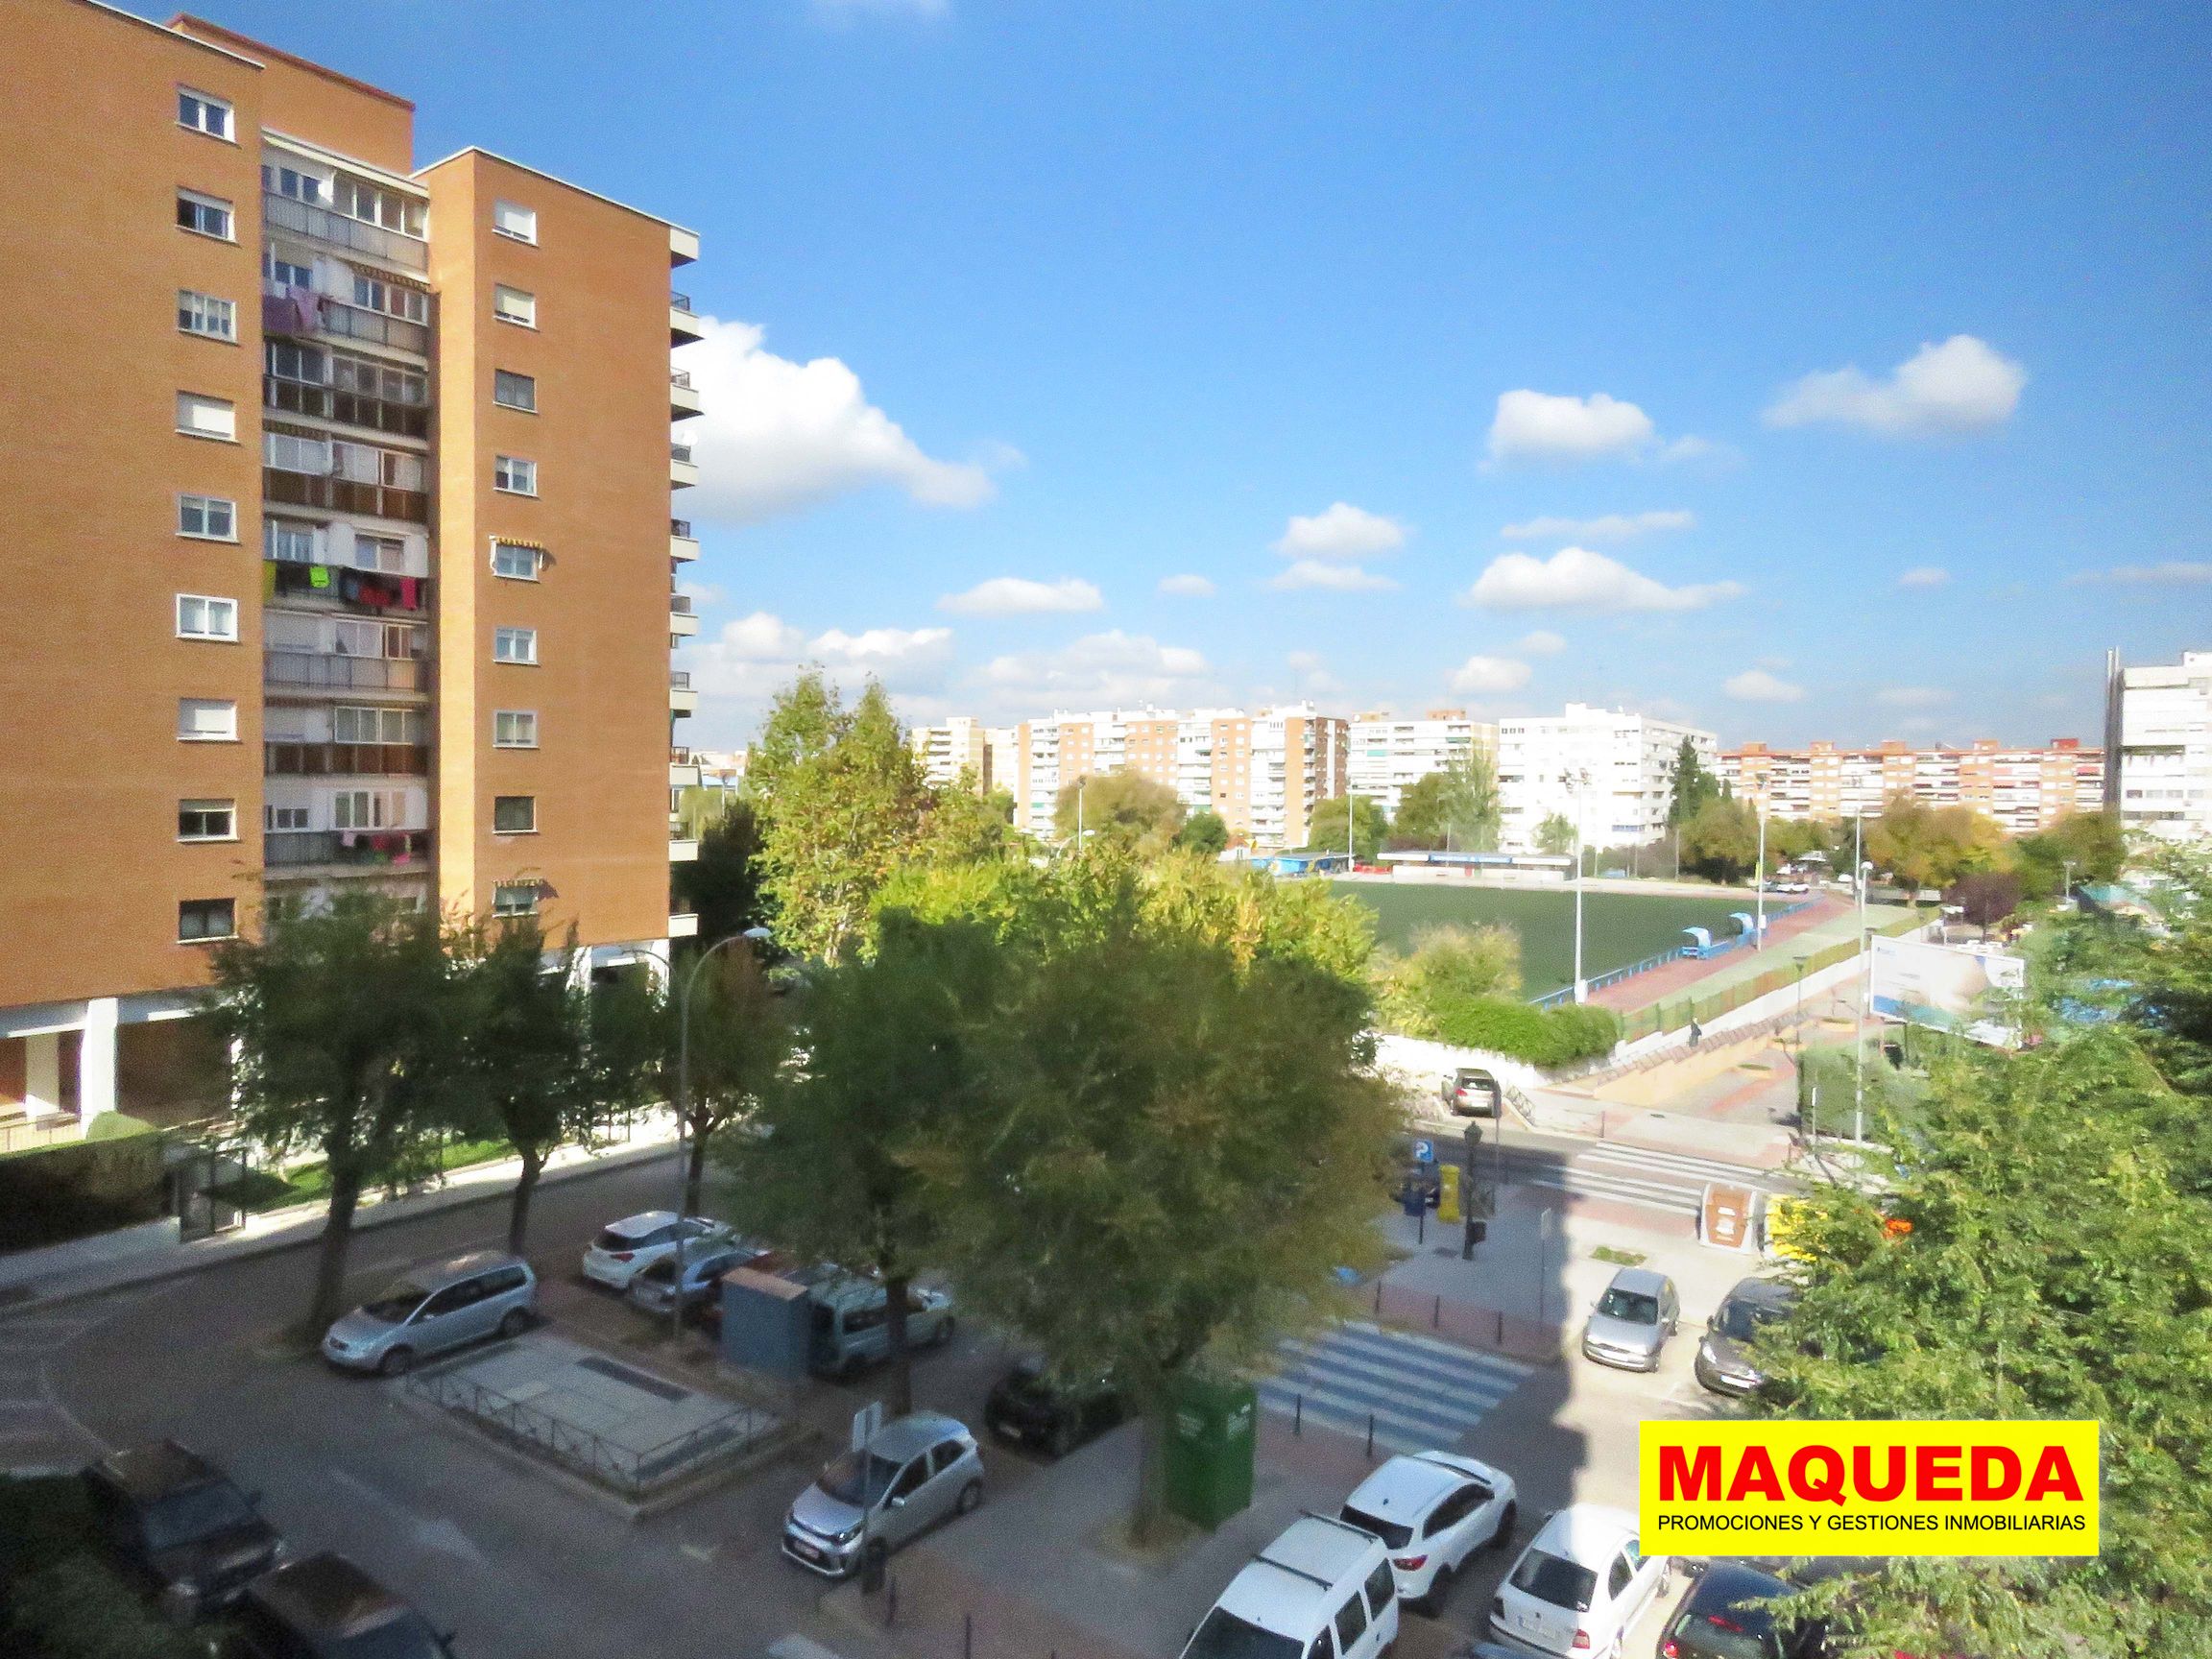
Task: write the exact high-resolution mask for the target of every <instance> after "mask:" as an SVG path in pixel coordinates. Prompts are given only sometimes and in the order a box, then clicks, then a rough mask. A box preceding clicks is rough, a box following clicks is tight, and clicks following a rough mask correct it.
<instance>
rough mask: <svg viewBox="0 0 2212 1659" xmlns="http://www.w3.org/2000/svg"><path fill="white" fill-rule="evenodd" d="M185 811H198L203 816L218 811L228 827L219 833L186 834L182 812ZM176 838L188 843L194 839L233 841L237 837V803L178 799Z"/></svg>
mask: <svg viewBox="0 0 2212 1659" xmlns="http://www.w3.org/2000/svg"><path fill="white" fill-rule="evenodd" d="M187 812H198V813H200V814H201V815H203V816H212V815H214V814H215V813H218V812H220V813H222V814H223V816H224V820H225V822H227V823H228V825H229V828H228V829H226V830H224V831H223V832H222V833H221V834H219V835H216V834H207V833H204V832H203V833H199V834H193V835H187V834H186V833H185V832H184V825H183V818H184V814H185V813H187ZM177 817H178V825H177V839H178V840H180V841H182V842H186V843H190V842H195V841H235V840H237V839H238V803H237V802H236V801H222V800H207V801H180V802H178V803H177Z"/></svg>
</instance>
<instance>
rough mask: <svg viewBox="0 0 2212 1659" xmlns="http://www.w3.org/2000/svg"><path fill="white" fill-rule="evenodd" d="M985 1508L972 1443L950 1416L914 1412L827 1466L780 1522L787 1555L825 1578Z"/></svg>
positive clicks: (838, 1575) (854, 1569)
mask: <svg viewBox="0 0 2212 1659" xmlns="http://www.w3.org/2000/svg"><path fill="white" fill-rule="evenodd" d="M982 1502H983V1459H982V1457H981V1456H980V1455H978V1454H977V1452H976V1450H975V1437H974V1435H973V1434H971V1433H969V1432H968V1431H967V1430H966V1429H965V1428H964V1427H962V1426H961V1425H960V1424H959V1423H958V1422H956V1421H954V1420H953V1419H952V1418H950V1417H945V1416H941V1415H939V1414H938V1413H937V1412H934V1411H917V1412H915V1413H914V1414H913V1415H911V1416H908V1417H899V1418H895V1419H893V1420H892V1421H891V1422H889V1423H886V1424H884V1425H883V1427H882V1428H880V1429H878V1430H877V1431H876V1433H875V1434H874V1436H873V1437H871V1438H870V1440H869V1442H868V1444H867V1445H866V1446H865V1447H863V1448H862V1449H861V1450H859V1451H857V1452H847V1453H845V1454H844V1455H841V1456H838V1457H833V1458H831V1459H830V1460H829V1463H828V1464H827V1465H826V1466H825V1467H824V1468H823V1470H822V1473H821V1474H819V1475H817V1476H816V1477H815V1478H814V1483H813V1484H812V1485H811V1486H809V1487H807V1488H806V1490H805V1491H804V1492H802V1493H800V1494H799V1497H798V1501H797V1502H795V1503H793V1504H792V1505H791V1509H790V1512H789V1513H788V1514H787V1515H785V1516H784V1518H783V1553H784V1555H785V1556H786V1557H788V1558H789V1559H791V1560H793V1561H796V1562H798V1563H799V1565H800V1566H802V1567H804V1568H805V1569H806V1570H807V1571H808V1572H809V1573H819V1574H821V1575H823V1576H824V1577H825V1578H846V1577H850V1576H851V1575H853V1574H854V1573H856V1572H858V1571H859V1569H860V1563H861V1561H862V1559H863V1558H864V1556H865V1554H866V1552H867V1551H869V1550H870V1549H873V1548H876V1547H878V1546H880V1547H881V1548H882V1549H884V1550H886V1551H890V1550H896V1549H898V1548H899V1547H900V1546H901V1545H902V1544H905V1543H907V1542H908V1541H909V1540H911V1539H912V1538H913V1537H914V1536H915V1535H916V1534H917V1533H919V1532H921V1531H922V1530H923V1529H924V1528H926V1527H930V1526H932V1525H934V1524H935V1523H937V1522H939V1521H942V1520H944V1519H945V1518H946V1517H948V1516H950V1515H965V1514H968V1513H969V1512H970V1511H971V1510H973V1509H974V1507H975V1506H976V1505H977V1504H978V1503H982Z"/></svg>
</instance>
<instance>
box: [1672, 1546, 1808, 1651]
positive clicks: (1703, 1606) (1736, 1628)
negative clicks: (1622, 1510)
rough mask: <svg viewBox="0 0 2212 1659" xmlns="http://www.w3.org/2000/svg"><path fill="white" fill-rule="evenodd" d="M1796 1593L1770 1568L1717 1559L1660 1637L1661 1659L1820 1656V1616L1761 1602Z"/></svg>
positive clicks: (1783, 1597) (1783, 1598) (1701, 1576)
mask: <svg viewBox="0 0 2212 1659" xmlns="http://www.w3.org/2000/svg"><path fill="white" fill-rule="evenodd" d="M1795 1594H1796V1592H1795V1590H1794V1589H1792V1588H1791V1586H1790V1585H1788V1584H1786V1583H1784V1582H1783V1581H1782V1580H1781V1579H1779V1578H1777V1577H1775V1576H1774V1575H1772V1574H1771V1573H1762V1572H1761V1571H1759V1569H1758V1568H1756V1567H1747V1566H1744V1565H1743V1563H1742V1562H1738V1561H1716V1562H1714V1563H1713V1564H1712V1565H1711V1566H1709V1567H1707V1568H1706V1569H1705V1571H1704V1573H1703V1574H1701V1575H1699V1576H1698V1579H1697V1583H1696V1585H1695V1587H1694V1588H1693V1589H1692V1590H1691V1592H1690V1594H1689V1595H1688V1596H1687V1597H1686V1598H1684V1599H1683V1602H1682V1605H1681V1606H1680V1607H1679V1608H1678V1609H1677V1610H1676V1611H1675V1614H1674V1618H1673V1620H1672V1622H1671V1623H1669V1624H1668V1626H1667V1634H1666V1635H1664V1636H1662V1637H1661V1638H1660V1639H1659V1652H1660V1656H1661V1659H1822V1656H1823V1655H1825V1654H1826V1653H1827V1651H1828V1626H1827V1624H1826V1623H1825V1622H1824V1621H1822V1620H1819V1619H1791V1617H1790V1616H1789V1612H1788V1610H1787V1609H1786V1608H1777V1607H1773V1606H1767V1605H1762V1603H1767V1602H1773V1601H1781V1600H1787V1599H1789V1598H1790V1597H1791V1596H1793V1595H1795Z"/></svg>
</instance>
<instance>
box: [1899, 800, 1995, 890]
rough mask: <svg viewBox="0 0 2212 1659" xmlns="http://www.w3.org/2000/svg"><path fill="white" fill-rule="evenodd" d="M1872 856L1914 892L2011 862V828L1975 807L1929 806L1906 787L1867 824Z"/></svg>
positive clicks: (1941, 885)
mask: <svg viewBox="0 0 2212 1659" xmlns="http://www.w3.org/2000/svg"><path fill="white" fill-rule="evenodd" d="M1866 856H1867V857H1868V858H1869V859H1871V860H1872V861H1873V862H1874V864H1875V865H1877V866H1878V867H1879V868H1881V869H1884V870H1887V871H1888V872H1889V873H1890V874H1891V875H1892V876H1894V877H1895V878H1897V879H1898V881H1899V882H1901V883H1902V884H1903V885H1904V886H1905V887H1907V888H1908V889H1910V890H1912V891H1918V890H1920V889H1922V888H1927V887H1935V888H1944V887H1948V886H1950V885H1951V884H1952V883H1953V882H1955V881H1957V880H1958V879H1959V878H1960V877H1961V876H1966V875H1971V874H1973V873H1974V872H1976V871H1982V870H2003V869H2007V868H2008V867H2009V866H2010V863H2011V851H2010V848H2009V847H2008V844H2007V842H2006V839H2005V831H2004V830H2003V829H1999V828H1998V826H1997V825H1996V823H1995V822H1994V821H1993V820H1991V819H1988V818H1985V817H1984V816H1983V815H1982V814H1981V813H1979V812H1977V811H1975V810H1974V809H1973V808H1972V807H1970V806H1927V805H1922V804H1921V803H1920V802H1918V801H1915V800H1914V799H1913V798H1912V797H1911V796H1910V795H1908V794H1906V793H1905V792H1904V791H1902V790H1900V791H1899V792H1898V793H1896V794H1894V795H1892V796H1890V797H1889V799H1888V800H1887V801H1886V802H1884V803H1883V805H1882V816H1881V817H1880V818H1878V819H1876V820H1875V821H1874V822H1873V823H1872V824H1870V825H1868V826H1866Z"/></svg>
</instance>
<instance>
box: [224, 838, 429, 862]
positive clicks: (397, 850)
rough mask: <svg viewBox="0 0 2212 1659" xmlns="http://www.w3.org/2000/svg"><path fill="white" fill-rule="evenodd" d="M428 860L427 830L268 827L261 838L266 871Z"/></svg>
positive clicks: (262, 856) (262, 859)
mask: <svg viewBox="0 0 2212 1659" xmlns="http://www.w3.org/2000/svg"><path fill="white" fill-rule="evenodd" d="M429 860H430V831H429V830H427V829H283V830H278V829H272V830H269V831H267V832H266V833H264V834H263V835H262V837H261V862H262V864H263V865H264V866H265V867H266V868H268V869H270V870H285V871H300V870H303V869H310V868H327V869H330V870H334V871H354V870H371V871H373V870H389V869H393V868H394V867H400V868H405V867H407V866H415V867H418V868H420V867H421V866H422V865H424V864H427V863H428V862H429Z"/></svg>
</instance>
